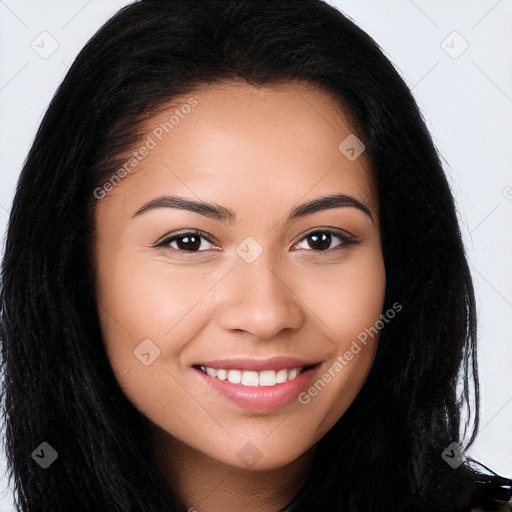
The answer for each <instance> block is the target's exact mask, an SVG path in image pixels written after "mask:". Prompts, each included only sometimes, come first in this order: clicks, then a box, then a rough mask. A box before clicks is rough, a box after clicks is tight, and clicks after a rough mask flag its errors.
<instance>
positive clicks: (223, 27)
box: [1, 0, 510, 512]
mask: <svg viewBox="0 0 512 512" xmlns="http://www.w3.org/2000/svg"><path fill="white" fill-rule="evenodd" d="M233 79H237V80H238V79H242V80H245V81H246V82H247V83H249V84H252V85H254V86H261V85H272V84H277V83H280V82H288V81H291V80H300V81H302V82H305V83H308V84H313V85H315V86H319V87H320V88H322V89H324V90H326V91H328V92H330V93H331V94H332V97H333V98H334V99H335V100H336V101H338V102H339V105H340V108H341V109H343V111H344V112H345V113H346V114H347V115H348V116H349V117H350V119H351V121H352V123H353V126H354V127H355V129H356V132H357V136H358V137H359V139H360V140H362V141H363V143H364V145H365V147H366V153H367V155H368V157H369V158H370V161H371V163H372V166H373V168H374V169H375V173H376V176H377V181H378V193H379V200H380V216H381V224H382V240H383V251H384V260H385V266H386V278H387V288H386V297H385V305H384V310H387V309H389V308H390V307H391V305H392V304H394V303H395V302H397V303H399V304H401V305H402V306H403V310H402V312H401V313H400V314H399V315H397V316H396V317H395V318H394V320H393V321H392V322H389V323H388V324H387V325H385V326H384V328H383V329H382V331H381V334H380V342H379V346H378V350H377V354H376V357H375V361H374V365H373V367H372V370H371V372H370V375H369V377H368V379H367V381H366V383H365V385H364V386H363V388H362V390H361V392H360V394H359V395H358V396H357V398H356V399H355V401H354V403H353V404H352V405H351V407H350V408H349V410H348V411H347V412H346V413H345V414H344V415H343V416H342V418H341V419H340V420H339V421H338V423H337V424H336V425H335V426H334V427H333V428H332V429H331V431H329V433H328V434H327V435H326V436H325V437H324V438H323V439H322V440H321V441H320V442H319V444H318V450H317V453H316V456H315V459H314V461H313V467H312V468H311V473H310V477H309V479H308V481H307V482H306V486H305V487H304V488H303V490H302V492H301V494H300V496H299V498H298V500H297V501H296V507H297V508H296V509H294V510H307V511H310V510H321V509H322V508H321V507H320V505H319V503H325V504H326V505H325V508H323V509H322V510H329V511H336V510H340V511H341V510H343V511H358V512H360V511H389V510H416V511H421V510H425V511H426V510H429V511H434V510H439V511H441V510H442V511H443V512H450V511H454V512H455V511H463V510H467V509H468V507H470V506H475V505H477V504H483V505H486V504H487V506H488V505H489V503H490V500H491V499H492V498H496V499H502V500H505V499H507V498H508V496H509V494H510V493H509V487H507V486H509V485H510V481H508V480H506V479H503V478H500V477H498V476H497V475H495V474H490V472H489V471H485V472H482V470H478V467H477V466H476V465H475V463H474V462H472V461H469V460H468V461H466V462H464V463H463V464H461V465H460V466H458V467H452V465H450V464H448V463H447V462H446V460H445V458H443V456H442V453H443V452H444V450H445V449H446V448H447V447H449V446H450V445H451V443H454V442H455V443H466V444H467V445H469V444H470V443H471V442H472V441H473V439H474V436H475V432H476V428H477V426H478V378H477V366H476V352H475V351H476V317H475V299H474V292H473V286H472V281H471V276H470V272H469V269H468V264H467V262H466V258H465V254H464V248H463V244H462V241H461V234H460V232H459V227H458V224H457V219H456V214H455V208H454V201H453V198H452V195H451V192H450V189H449V186H448V184H447V180H446V178H445V175H444V172H443V169H442V166H441V163H440V160H439V157H438V155H437V153H436V150H435V147H434V145H433V142H432V140H431V137H430V135H429V133H428V131H427V128H426V126H425V123H424V121H423V119H422V117H421V114H420V111H419V109H418V107H417V105H416V103H415V101H414V99H413V97H412V95H411V93H410V91H409V90H408V88H407V86H406V85H405V83H404V82H403V80H402V79H401V78H400V76H399V74H398V73H397V72H396V70H395V69H394V67H393V66H392V64H391V63H390V62H389V61H388V60H387V59H386V58H385V56H384V55H383V53H382V52H381V50H380V49H379V47H378V46H377V44H376V43H375V42H374V41H373V40H372V39H371V38H370V37H369V36H368V35H367V34H366V33H365V32H363V31H362V30H361V29H359V28H358V27H357V26H356V25H355V24H354V23H353V22H352V21H351V20H350V19H348V18H347V17H345V16H343V15H342V13H340V12H339V11H338V10H336V9H335V8H333V7H331V6H329V5H328V4H326V3H324V2H323V1H321V0H307V1H297V0H294V1H258V2H255V1H245V0H231V1H228V0H225V1H222V0H221V1H217V0H209V1H190V0H187V1H157V0H145V1H144V0H143V1H141V2H137V3H134V4H132V5H129V6H127V7H125V8H123V9H121V10H120V11H119V12H118V13H117V14H116V15H115V16H114V17H113V18H112V19H111V20H109V21H108V22H107V23H106V24H105V25H104V26H103V27H102V28H101V29H100V30H99V31H98V32H97V33H96V34H95V35H94V37H93V38H92V39H91V40H90V41H89V42H88V43H87V45H86V46H85V47H84V49H83V50H82V51H81V52H80V54H79V55H78V57H77V58H76V60H75V62H74V63H73V65H72V66H71V69H70V70H69V72H68V74H67V76H66V78H65V79H64V81H63V83H62V84H61V86H60V87H59V89H58V91H57V93H56V94H55V97H54V98H53V100H52V102H51V105H50V107H49V109H48V111H47V113H46V115H45V117H44V119H43V122H42V124H41V126H40V128H39V131H38V133H37V136H36V138H35V141H34V144H33V146H32V148H31V150H30V153H29V155H28V158H27V161H26V163H25V166H24V168H23V171H22V174H21V176H20V179H19V182H18V187H17V191H16V196H15V199H14V203H13V208H12V212H11V216H10V220H9V225H8V233H7V239H6V249H5V256H4V261H3V267H2V289H1V340H2V364H3V373H4V382H3V389H2V391H3V401H4V403H3V408H4V410H3V413H4V417H5V425H6V451H7V457H8V467H9V471H10V475H9V479H11V478H14V488H15V499H16V506H17V507H18V508H19V509H20V510H21V511H23V512H29V511H30V512H36V511H45V512H47V511H49V510H52V511H54V512H57V511H63V512H64V511H65V512H68V511H69V510H74V511H85V510H88V511H89V510H90V511H92V510H94V511H100V510H101V511H107V510H108V511H123V512H128V511H144V512H149V511H152V512H162V511H164V510H165V511H182V510H186V508H185V507H184V506H183V504H181V503H180V502H179V499H178V498H177V496H175V495H174V493H173V491H172V489H169V488H168V486H167V485H166V484H165V482H164V481H163V479H162V477H161V476H160V475H159V474H158V473H157V472H156V470H155V468H154V467H153V466H152V463H151V460H150V456H149V452H150V445H149V436H148V422H147V419H146V418H144V417H143V416H142V415H141V413H139V412H138V411H137V410H136V409H135V408H134V406H133V405H132V404H131V403H130V402H129V401H128V399H127V398H126V396H125V395H124V394H123V393H122V391H121V389H120V387H119V386H118V384H117V382H116V379H115V377H114V375H113V373H112V370H111V367H110V365H109V362H108V358H107V355H106V352H105V349H104V345H103V342H102V337H101V331H100V325H99V320H98V314H97V309H96V308H97V304H96V303H95V297H94V289H93V283H92V279H91V260H90V245H91V240H92V237H93V236H94V229H95V226H94V207H95V205H96V203H97V200H96V199H95V197H94V191H95V189H97V187H98V186H101V185H102V184H104V183H105V182H106V181H108V180H109V178H110V177H111V176H112V175H114V173H115V171H116V170H117V169H118V166H119V163H120V161H121V155H122V154H123V153H125V152H126V150H128V149H129V148H130V147H132V146H133V144H135V143H136V142H137V140H138V137H139V136H140V135H141V134H140V133H139V131H140V129H139V127H140V126H141V122H142V121H143V120H145V119H147V118H148V117H151V116H152V115H154V114H155V112H156V110H157V109H159V108H161V107H163V106H165V104H167V102H168V101H169V100H171V99H173V98H175V97H177V96H178V95H182V94H190V92H191V91H193V90H194V88H197V87H200V86H207V85H208V84H211V83H213V82H219V81H225V82H229V81H231V80H233ZM471 376H473V377H474V378H473V382H474V390H473V391H474V392H473V393H470V386H469V382H470V381H471ZM458 378H462V381H461V382H462V383H463V386H462V387H461V393H457V391H456V389H457V383H458V382H459V381H458ZM472 395H473V398H471V396H472ZM465 405H466V406H470V405H472V408H471V409H470V410H471V411H472V417H473V422H472V427H473V433H472V435H470V436H469V440H467V442H466V441H464V439H463V437H465V436H464V434H463V433H461V432H460V431H461V411H462V410H463V408H464V406H465ZM466 427H469V424H466ZM464 430H465V431H466V429H464ZM41 443H48V444H49V445H50V446H51V447H52V448H53V449H54V450H55V451H56V452H57V454H58V458H57V460H56V461H55V462H54V463H53V464H52V465H51V466H50V467H48V468H46V469H43V468H42V467H40V465H39V464H36V462H35V459H34V456H33V453H34V451H35V450H36V449H38V450H41V449H45V447H46V445H42V448H41ZM321 500H323V501H321ZM315 505H316V506H317V507H318V508H315Z"/></svg>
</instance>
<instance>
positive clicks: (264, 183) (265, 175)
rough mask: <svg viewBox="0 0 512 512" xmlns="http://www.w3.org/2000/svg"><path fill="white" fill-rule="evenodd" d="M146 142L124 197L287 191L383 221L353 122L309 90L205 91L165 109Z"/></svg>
mask: <svg viewBox="0 0 512 512" xmlns="http://www.w3.org/2000/svg"><path fill="white" fill-rule="evenodd" d="M141 133H142V134H143V136H142V138H141V140H140V141H139V144H138V145H136V147H135V148H131V149H130V152H128V153H127V155H126V159H127V161H128V160H129V159H130V155H132V159H133V158H138V160H137V162H135V163H136V166H134V169H133V170H134V172H132V173H130V177H129V178H126V179H124V180H122V182H121V183H120V185H119V192H120V191H121V190H122V191H124V192H131V193H136V194H137V196H141V198H142V197H145V198H147V197H150V196H151V195H152V194H153V195H154V194H156V193H157V192H161V191H162V189H166V188H168V189H172V190H173V191H175V190H176V191H177V190H179V191H182V192H185V193H188V194H189V195H190V193H192V194H195V195H197V196H199V197H209V198H211V199H216V200H217V201H218V202H219V203H222V202H223V201H222V198H223V197H226V194H228V195H229V194H230V193H232V194H235V195H236V197H237V198H239V197H244V196H251V197H252V198H258V197H259V198H262V197H268V198H269V199H271V198H272V199H276V198H277V196H275V195H273V194H274V192H275V191H277V190H279V191H281V193H285V194H286V195H288V196H289V197H295V198H296V199H297V200H299V199H300V198H307V196H308V194H311V195H314V196H318V194H319V192H321V193H332V191H333V190H336V191H337V192H344V193H350V194H354V195H357V196H359V197H360V198H362V199H363V200H366V201H367V203H368V204H369V205H370V207H371V209H372V210H374V213H375V214H376V213H377V212H376V193H375V183H374V179H373V171H372V169H371V165H370V163H369V161H368V159H367V157H366V155H365V153H364V151H362V152H361V153H360V154H359V156H357V154H358V153H359V152H360V151H361V149H362V148H361V147H359V146H357V140H358V138H357V135H356V134H355V131H354V129H353V128H352V126H351V124H350V123H349V121H348V118H347V116H346V115H345V114H344V113H343V110H342V108H341V107H340V105H339V104H338V103H337V102H336V101H335V100H334V98H333V97H332V96H331V95H330V94H328V93H327V92H326V91H324V90H321V89H314V88H312V87H311V86H307V85H306V84H303V83H301V82H288V83H285V84H279V85H272V86H264V87H254V86H251V85H248V84H246V83H245V82H227V83H222V84H220V83H219V84H211V85H206V86H203V87H201V88H199V89H196V90H195V91H193V92H191V93H189V94H187V95H184V96H182V97H177V98H174V99H173V100H172V102H169V103H168V104H165V105H163V106H161V107H160V108H159V110H158V112H157V113H155V114H154V115H153V116H152V117H151V118H150V119H147V120H146V121H145V122H144V124H143V125H142V130H141ZM354 141H356V142H355V146H354ZM351 145H352V146H354V147H355V150H356V151H357V153H356V154H355V156H356V158H354V152H352V153H350V152H348V153H347V151H346V150H347V148H349V149H350V146H351ZM144 146H146V147H150V149H149V150H148V151H146V150H144V155H142V156H141V155H140V153H141V151H139V150H141V149H143V147H144ZM133 155H136V156H133ZM340 188H341V190H339V189H340ZM230 191H231V192H230Z"/></svg>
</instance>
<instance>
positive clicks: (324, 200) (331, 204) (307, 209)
mask: <svg viewBox="0 0 512 512" xmlns="http://www.w3.org/2000/svg"><path fill="white" fill-rule="evenodd" d="M344 206H351V207H354V208H357V209H359V210H361V211H362V212H364V213H365V214H366V215H368V217H370V220H371V221H372V223H374V219H373V215H372V212H371V210H370V208H368V206H366V205H365V204H363V203H362V202H361V201H359V200H357V199H356V198H354V197H352V196H347V195H345V194H335V195H331V196H324V197H319V198H318V199H314V200H313V201H310V202H309V203H304V204H301V205H300V206H297V207H296V208H294V209H293V210H292V211H291V212H290V214H289V215H288V217H287V219H286V220H285V222H284V223H285V224H288V223H289V222H291V221H292V220H295V219H298V218H299V217H304V216H306V215H311V214H313V213H316V212H322V211H325V210H329V209H332V208H341V207H344Z"/></svg>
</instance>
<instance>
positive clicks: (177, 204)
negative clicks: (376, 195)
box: [132, 194, 374, 224]
mask: <svg viewBox="0 0 512 512" xmlns="http://www.w3.org/2000/svg"><path fill="white" fill-rule="evenodd" d="M341 207H353V208H357V209H359V210H361V211H362V212H364V213H365V214H366V215H368V217H369V218H370V220H371V221H372V223H374V218H373V215H372V212H371V211H370V208H368V206H366V205H365V204H363V203H362V202H361V201H359V200H357V199H355V198H354V197H351V196H347V195H345V194H335V195H330V196H324V197H319V198H317V199H314V200H312V201H309V202H308V203H304V204H301V205H299V206H297V207H296V208H294V209H293V210H292V211H291V212H290V213H289V215H288V217H287V218H286V220H285V221H284V223H285V224H288V223H290V222H291V221H293V220H296V219H298V218H300V217H305V216H307V215H312V214H313V213H317V212H321V211H325V210H329V209H332V208H341ZM154 208H177V209H180V210H189V211H192V212H195V213H199V214H200V215H204V216H205V217H210V218H213V219H216V220H220V221H222V222H225V223H229V224H232V223H234V222H235V221H236V214H235V213H234V212H233V211H232V210H230V209H229V208H225V207H224V206H220V205H217V204H213V203H205V202H203V201H195V200H192V199H187V198H185V197H181V196H176V195H165V196H161V197H157V198H155V199H152V200H151V201H149V202H148V203H146V204H145V205H143V206H141V207H140V208H139V209H138V210H137V211H136V212H135V214H134V215H133V216H132V218H133V217H136V216H137V215H140V214H142V213H144V212H145V211H147V210H151V209H154Z"/></svg>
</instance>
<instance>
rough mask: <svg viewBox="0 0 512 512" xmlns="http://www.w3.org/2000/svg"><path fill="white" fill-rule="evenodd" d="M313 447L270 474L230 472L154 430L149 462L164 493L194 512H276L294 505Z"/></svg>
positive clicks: (241, 470)
mask: <svg viewBox="0 0 512 512" xmlns="http://www.w3.org/2000/svg"><path fill="white" fill-rule="evenodd" d="M314 453H315V446H313V447H312V448H311V449H310V450H308V451H307V452H306V453H304V454H303V455H301V456H300V457H299V458H298V459H296V460H294V461H292V462H291V463H289V464H287V465H285V466H282V467H279V468H274V469H268V470H258V471H256V470H250V469H245V468H239V467H234V466H231V465H228V464H225V463H223V462H221V461H218V460H215V459H212V458H211V457H209V456H207V455H205V454H204V453H201V452H199V451H197V450H195V449H194V448H192V447H190V446H188V445H185V444H184V443H182V442H181V441H179V440H177V439H175V438H173V437H172V436H170V435H169V434H168V433H167V432H164V431H162V430H161V429H158V428H157V429H155V431H154V438H153V454H152V456H153V461H154V464H155V467H156V468H157V470H158V471H159V472H160V474H161V475H162V476H163V477H164V480H165V481H166V482H167V484H168V485H169V487H170V488H171V489H172V490H173V491H174V492H175V493H176V494H177V496H178V497H179V498H180V500H181V501H182V502H183V503H184V504H185V505H186V506H187V507H190V508H189V510H191V511H196V512H203V511H205V512H206V511H208V512H235V511H236V512H239V511H240V510H244V512H277V511H279V510H281V509H283V508H285V507H286V506H287V505H289V504H290V502H291V501H292V500H293V499H294V497H295V496H296V495H297V493H298V492H299V490H300V488H301V487H302V485H303V484H304V482H305V481H306V478H307V474H308V470H309V467H310V465H311V461H312V459H313V456H314Z"/></svg>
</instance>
